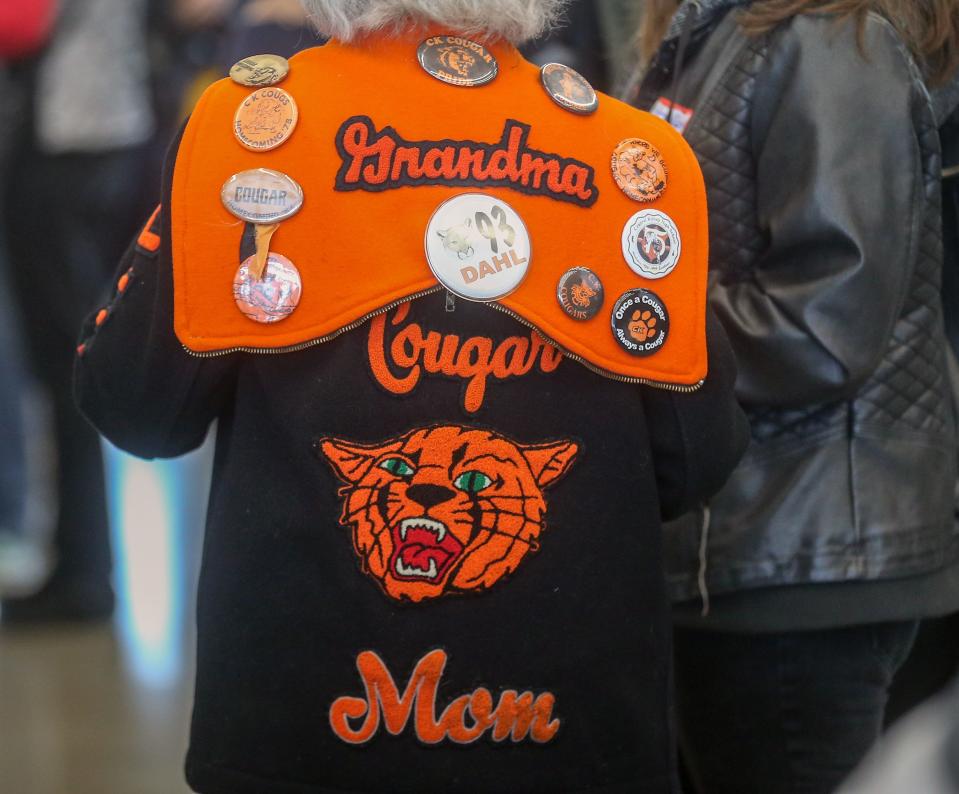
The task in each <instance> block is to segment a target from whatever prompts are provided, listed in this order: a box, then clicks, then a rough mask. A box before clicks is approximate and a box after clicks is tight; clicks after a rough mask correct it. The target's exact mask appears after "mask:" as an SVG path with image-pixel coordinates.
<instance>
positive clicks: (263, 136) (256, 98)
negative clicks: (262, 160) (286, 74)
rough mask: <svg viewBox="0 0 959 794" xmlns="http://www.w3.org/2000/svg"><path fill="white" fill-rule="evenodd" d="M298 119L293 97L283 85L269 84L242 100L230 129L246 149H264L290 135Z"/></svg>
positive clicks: (275, 145)
mask: <svg viewBox="0 0 959 794" xmlns="http://www.w3.org/2000/svg"><path fill="white" fill-rule="evenodd" d="M298 118H299V111H298V110H297V108H296V102H294V101H293V97H292V96H290V95H289V94H288V93H287V92H286V91H284V90H283V89H282V88H277V87H276V86H269V87H267V88H260V89H258V90H256V91H254V92H253V93H252V94H250V95H249V96H248V97H247V98H246V99H244V100H243V103H242V104H241V105H240V107H239V108H238V109H237V111H236V116H235V117H234V119H233V132H234V134H235V135H236V139H237V140H238V141H239V142H240V144H241V145H242V146H245V147H246V148H247V149H250V150H252V151H254V152H267V151H269V150H270V149H275V148H276V147H277V146H280V145H281V144H282V143H284V142H285V141H286V140H287V138H289V137H290V136H291V135H292V134H293V130H294V129H295V128H296V122H297V119H298Z"/></svg>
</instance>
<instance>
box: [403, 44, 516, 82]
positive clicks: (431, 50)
mask: <svg viewBox="0 0 959 794" xmlns="http://www.w3.org/2000/svg"><path fill="white" fill-rule="evenodd" d="M416 57H417V60H419V62H420V66H422V67H423V69H424V70H425V71H426V72H427V74H430V75H432V76H433V77H435V78H436V79H437V80H442V81H443V82H444V83H449V84H450V85H457V86H463V87H466V88H475V87H476V86H481V85H486V84H487V83H489V82H490V81H492V80H494V79H495V78H496V75H497V74H499V64H498V63H497V62H496V58H495V57H493V53H491V52H490V51H489V50H488V49H486V47H484V46H483V45H482V44H477V43H476V42H475V41H470V40H469V39H464V38H462V37H460V36H431V37H430V38H428V39H427V40H426V41H424V42H423V43H422V44H420V46H419V49H417V51H416Z"/></svg>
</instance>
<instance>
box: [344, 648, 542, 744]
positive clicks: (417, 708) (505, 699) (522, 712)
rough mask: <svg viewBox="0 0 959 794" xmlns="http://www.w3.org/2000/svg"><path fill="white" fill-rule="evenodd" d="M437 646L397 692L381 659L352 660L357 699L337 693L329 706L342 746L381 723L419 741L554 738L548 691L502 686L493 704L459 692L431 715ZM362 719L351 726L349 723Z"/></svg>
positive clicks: (441, 654)
mask: <svg viewBox="0 0 959 794" xmlns="http://www.w3.org/2000/svg"><path fill="white" fill-rule="evenodd" d="M446 661H447V656H446V652H445V651H443V650H435V651H430V652H429V653H428V654H426V656H424V657H423V658H422V659H420V660H419V662H418V663H417V664H416V668H415V669H414V670H413V674H412V675H411V676H410V680H409V683H408V684H407V685H406V689H405V690H404V691H403V694H402V695H401V694H400V691H399V688H398V687H397V686H396V682H395V681H394V680H393V676H392V675H391V674H390V671H389V670H388V669H387V667H386V664H385V663H384V662H383V660H382V659H381V658H380V657H379V656H378V655H377V654H375V653H374V652H373V651H363V652H362V653H361V654H360V655H359V656H358V657H357V658H356V668H357V670H359V672H360V679H361V680H362V682H363V687H364V690H365V693H364V696H363V697H359V698H357V697H349V696H343V697H339V698H337V699H336V700H335V701H334V703H333V705H332V706H331V707H330V727H331V728H332V729H333V733H335V734H336V735H337V737H338V738H340V739H342V740H343V741H344V742H347V743H348V744H365V743H366V742H368V741H370V739H372V738H373V737H374V736H376V734H377V733H378V732H379V730H380V726H381V725H383V726H385V727H386V730H387V732H388V733H390V734H392V735H393V736H399V734H401V733H402V732H403V731H404V730H406V729H407V727H408V726H409V723H410V720H411V719H412V723H413V725H412V729H413V732H414V733H415V734H416V738H417V739H419V740H420V741H421V742H423V743H424V744H439V743H440V742H443V741H446V740H449V741H451V742H455V743H457V744H471V743H473V742H475V741H476V740H477V739H479V738H480V737H482V736H483V735H484V734H486V733H489V734H490V737H491V738H492V740H493V741H495V742H504V741H506V740H507V739H510V740H511V741H513V742H522V741H524V740H525V739H527V738H528V739H531V740H532V741H534V742H536V743H537V744H545V743H546V742H549V741H551V740H552V739H553V737H554V736H556V732H557V731H558V730H559V727H560V721H559V720H558V719H554V718H553V707H554V706H555V705H556V698H555V697H554V696H553V694H552V693H550V692H544V693H543V694H541V695H538V696H536V695H533V693H532V692H523V693H519V692H516V691H515V690H507V691H505V692H503V693H502V694H501V695H500V696H499V701H498V702H497V703H496V705H495V707H494V705H493V695H492V693H491V692H490V691H489V690H488V689H485V688H484V687H479V688H478V689H475V690H474V691H473V692H471V693H469V694H466V695H461V696H460V697H458V698H456V699H455V700H453V701H452V702H451V703H450V704H448V705H447V706H446V708H445V709H444V710H443V712H442V714H440V716H439V718H438V719H437V716H436V694H437V692H438V690H439V688H440V679H441V678H442V676H443V671H444V670H445V669H446ZM359 720H362V722H360V723H359V724H358V725H357V726H356V727H354V723H355V722H357V721H359Z"/></svg>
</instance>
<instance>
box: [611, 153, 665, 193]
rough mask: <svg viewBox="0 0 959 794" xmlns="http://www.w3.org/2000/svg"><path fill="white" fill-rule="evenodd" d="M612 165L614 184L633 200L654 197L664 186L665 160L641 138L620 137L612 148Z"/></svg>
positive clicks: (663, 189) (661, 191) (662, 190)
mask: <svg viewBox="0 0 959 794" xmlns="http://www.w3.org/2000/svg"><path fill="white" fill-rule="evenodd" d="M612 167H613V179H615V180H616V184H617V185H619V187H620V189H621V190H622V191H623V193H625V194H626V195H627V196H629V197H630V198H631V199H633V201H655V200H656V199H658V198H659V197H660V196H661V195H663V192H664V191H665V190H666V180H667V178H668V176H669V173H668V171H667V170H666V161H665V160H663V156H662V155H661V154H660V153H659V150H658V149H657V148H656V147H655V146H653V145H652V144H651V143H649V142H648V141H644V140H643V139H642V138H627V139H626V140H625V141H622V142H621V143H620V144H619V146H617V147H616V149H615V151H614V152H613V159H612Z"/></svg>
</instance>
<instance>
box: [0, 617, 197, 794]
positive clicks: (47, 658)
mask: <svg viewBox="0 0 959 794" xmlns="http://www.w3.org/2000/svg"><path fill="white" fill-rule="evenodd" d="M126 658H127V657H126V656H125V654H124V653H123V650H122V648H121V645H120V642H119V639H118V633H117V632H115V631H114V630H113V629H112V628H110V627H101V628H93V629H79V628H78V629H42V630H30V631H22V632H7V633H4V634H2V635H0V792H4V794H7V793H9V794H67V793H68V792H69V794H127V793H128V792H129V794H181V792H183V793H185V792H187V791H188V789H187V787H186V784H185V783H184V782H183V774H182V765H183V755H184V752H185V748H186V739H187V728H188V725H189V722H188V720H189V711H190V688H191V686H192V681H191V678H192V675H191V673H190V671H189V670H186V669H184V672H183V675H182V676H181V677H180V678H179V680H176V681H175V682H173V684H172V686H169V687H164V688H153V687H150V686H148V685H146V684H143V683H140V682H138V680H137V678H136V676H135V675H133V674H132V673H131V671H130V669H129V668H128V667H127V666H126V664H125V660H126Z"/></svg>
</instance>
